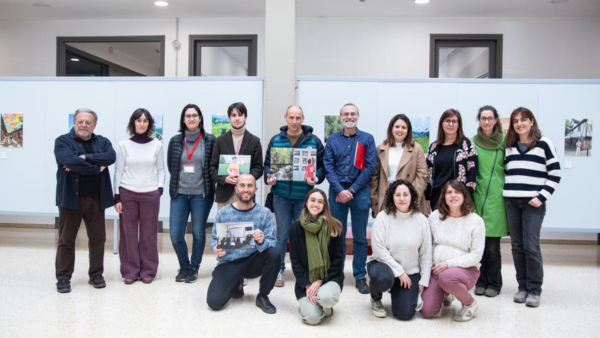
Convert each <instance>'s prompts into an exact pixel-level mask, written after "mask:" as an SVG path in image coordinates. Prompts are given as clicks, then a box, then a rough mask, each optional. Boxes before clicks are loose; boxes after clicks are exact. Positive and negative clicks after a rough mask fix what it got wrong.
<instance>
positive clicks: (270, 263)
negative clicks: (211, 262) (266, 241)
mask: <svg viewBox="0 0 600 338" xmlns="http://www.w3.org/2000/svg"><path fill="white" fill-rule="evenodd" d="M278 273H279V250H278V249H277V248H269V249H267V250H265V251H263V252H255V253H253V254H252V255H250V256H249V257H246V258H240V259H237V260H235V261H233V262H226V263H220V264H219V265H217V267H216V268H215V270H214V271H213V273H212V277H213V279H212V281H211V282H210V285H209V286H208V293H207V295H206V302H207V303H208V307H210V308H211V309H213V310H220V309H222V308H223V307H224V306H225V304H227V302H228V301H229V299H230V298H231V292H232V291H234V290H235V289H236V288H237V287H238V286H239V285H240V283H242V282H243V279H244V278H256V277H259V276H260V287H259V290H258V293H259V294H262V295H265V296H268V295H269V293H270V292H271V290H273V287H274V286H275V281H276V280H277V274H278Z"/></svg>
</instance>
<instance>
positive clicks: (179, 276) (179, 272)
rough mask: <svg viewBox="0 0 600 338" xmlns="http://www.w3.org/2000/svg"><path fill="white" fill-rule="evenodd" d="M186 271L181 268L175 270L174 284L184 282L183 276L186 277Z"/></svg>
mask: <svg viewBox="0 0 600 338" xmlns="http://www.w3.org/2000/svg"><path fill="white" fill-rule="evenodd" d="M187 272H188V270H187V269H186V268H181V269H179V270H177V276H175V281H176V282H185V275H187Z"/></svg>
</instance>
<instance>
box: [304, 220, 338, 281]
mask: <svg viewBox="0 0 600 338" xmlns="http://www.w3.org/2000/svg"><path fill="white" fill-rule="evenodd" d="M300 224H302V227H303V228H304V233H305V234H306V254H307V256H308V280H309V281H310V282H311V283H312V282H314V281H316V280H317V279H322V278H323V277H326V276H327V270H329V250H328V246H329V239H330V237H331V229H329V224H327V223H326V222H325V220H324V219H323V216H319V218H318V219H317V220H316V221H313V220H311V219H310V217H308V215H307V214H306V212H305V211H304V210H303V211H302V213H301V214H300Z"/></svg>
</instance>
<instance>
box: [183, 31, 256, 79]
mask: <svg viewBox="0 0 600 338" xmlns="http://www.w3.org/2000/svg"><path fill="white" fill-rule="evenodd" d="M257 40H258V36H257V35H190V58H189V59H190V64H189V75H190V76H256V55H257Z"/></svg>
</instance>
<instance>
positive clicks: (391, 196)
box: [367, 180, 432, 320]
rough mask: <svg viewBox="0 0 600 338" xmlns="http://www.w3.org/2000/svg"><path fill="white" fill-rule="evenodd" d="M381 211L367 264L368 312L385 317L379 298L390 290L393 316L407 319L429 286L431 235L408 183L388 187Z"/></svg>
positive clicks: (414, 190)
mask: <svg viewBox="0 0 600 338" xmlns="http://www.w3.org/2000/svg"><path fill="white" fill-rule="evenodd" d="M383 211H384V212H380V213H379V214H378V215H377V218H376V219H375V223H374V224H373V231H372V236H371V246H372V248H373V255H372V256H371V258H370V260H369V262H368V263H367V269H368V273H369V278H370V279H371V313H372V314H373V315H374V316H376V317H380V318H384V317H386V316H387V312H386V310H385V308H384V307H383V304H382V303H381V299H382V294H383V292H386V291H388V290H390V293H391V295H392V314H393V315H394V317H396V318H398V319H400V320H410V319H411V318H412V317H413V316H414V314H415V311H416V308H417V300H418V297H419V294H420V293H421V292H423V289H424V288H426V287H427V286H428V285H429V276H430V273H431V265H432V263H431V232H430V230H429V224H428V223H427V219H426V218H425V216H423V214H421V213H420V212H419V195H418V193H417V191H416V189H415V188H414V187H413V185H412V184H411V183H410V182H409V181H406V180H397V181H395V182H394V183H392V184H391V185H390V186H389V187H388V188H387V191H386V193H385V198H384V199H383Z"/></svg>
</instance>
